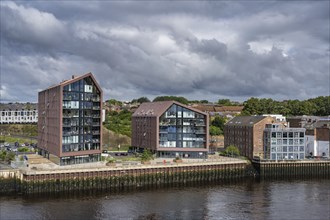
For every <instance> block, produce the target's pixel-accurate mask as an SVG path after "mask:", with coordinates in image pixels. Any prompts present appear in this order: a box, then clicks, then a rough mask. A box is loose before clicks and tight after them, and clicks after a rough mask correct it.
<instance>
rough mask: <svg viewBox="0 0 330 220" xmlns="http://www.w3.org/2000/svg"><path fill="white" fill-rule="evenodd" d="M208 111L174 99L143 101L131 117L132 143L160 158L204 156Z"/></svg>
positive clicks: (206, 149)
mask: <svg viewBox="0 0 330 220" xmlns="http://www.w3.org/2000/svg"><path fill="white" fill-rule="evenodd" d="M208 127H209V119H208V114H207V113H204V112H201V111H199V110H197V109H193V108H191V107H188V106H186V105H183V104H181V103H179V102H175V101H163V102H149V103H143V104H141V105H140V106H139V108H138V109H137V110H136V111H135V113H134V114H133V116H132V146H133V147H134V148H135V149H139V148H140V149H141V148H143V149H149V150H151V151H152V152H155V153H157V156H159V157H177V156H179V157H184V158H189V157H190V158H205V157H207V152H208V149H209V146H208V143H209V140H208V133H209V128H208Z"/></svg>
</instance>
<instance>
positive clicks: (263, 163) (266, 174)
mask: <svg viewBox="0 0 330 220" xmlns="http://www.w3.org/2000/svg"><path fill="white" fill-rule="evenodd" d="M252 164H253V166H254V167H255V168H256V170H257V172H258V174H259V175H260V177H261V178H263V179H277V178H294V177H304V178H316V177H321V178H329V177H330V160H280V161H271V160H253V161H252Z"/></svg>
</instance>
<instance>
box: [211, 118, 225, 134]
mask: <svg viewBox="0 0 330 220" xmlns="http://www.w3.org/2000/svg"><path fill="white" fill-rule="evenodd" d="M225 124H226V119H225V118H224V117H221V116H219V115H217V116H215V117H214V118H213V120H212V121H211V125H213V126H215V127H218V128H219V129H220V130H221V133H223V129H224V126H225Z"/></svg>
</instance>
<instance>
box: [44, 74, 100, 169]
mask: <svg viewBox="0 0 330 220" xmlns="http://www.w3.org/2000/svg"><path fill="white" fill-rule="evenodd" d="M101 110H102V89H101V88H100V86H99V85H98V83H97V81H96V80H95V78H94V76H93V74H92V73H88V74H85V75H82V76H79V77H76V76H72V79H70V80H66V81H63V82H61V83H60V84H58V85H56V86H52V87H50V88H48V89H46V90H44V91H41V92H39V97H38V112H39V120H38V134H39V135H38V148H40V150H41V153H42V154H43V155H45V156H47V157H48V158H49V159H51V160H52V161H54V162H55V163H57V164H60V165H69V164H79V163H87V162H95V161H100V159H101V150H102V149H101V146H102V132H101V131H102V120H101V117H102V116H101Z"/></svg>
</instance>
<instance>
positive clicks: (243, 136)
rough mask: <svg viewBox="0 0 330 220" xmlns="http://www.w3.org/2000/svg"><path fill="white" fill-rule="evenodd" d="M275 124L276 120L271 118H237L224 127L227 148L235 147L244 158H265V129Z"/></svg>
mask: <svg viewBox="0 0 330 220" xmlns="http://www.w3.org/2000/svg"><path fill="white" fill-rule="evenodd" d="M273 122H275V119H274V118H272V117H269V116H236V117H235V118H233V119H231V120H230V121H228V122H227V123H226V124H225V126H224V137H225V140H224V145H225V148H226V147H228V146H230V145H234V146H236V147H238V148H239V150H240V154H241V155H242V156H246V157H248V158H250V159H252V158H253V157H254V156H258V157H260V158H263V156H264V146H263V133H264V129H265V127H266V124H271V123H273Z"/></svg>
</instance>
